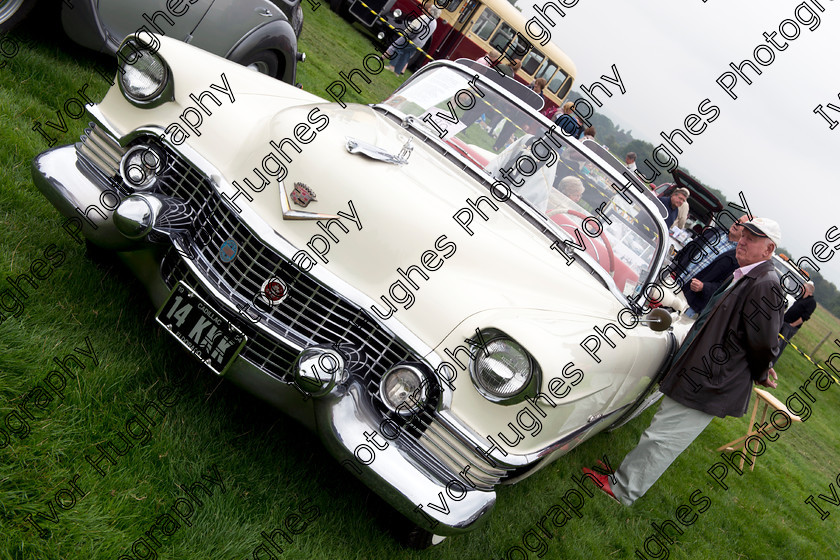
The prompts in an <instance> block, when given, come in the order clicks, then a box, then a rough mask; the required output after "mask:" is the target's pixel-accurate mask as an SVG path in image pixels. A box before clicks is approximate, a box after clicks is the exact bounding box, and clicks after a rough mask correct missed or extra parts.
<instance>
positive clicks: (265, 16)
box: [0, 0, 304, 84]
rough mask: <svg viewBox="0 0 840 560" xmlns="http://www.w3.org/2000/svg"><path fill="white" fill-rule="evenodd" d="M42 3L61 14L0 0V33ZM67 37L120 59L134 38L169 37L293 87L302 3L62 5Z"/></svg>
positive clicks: (18, 0)
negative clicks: (119, 54) (145, 35)
mask: <svg viewBox="0 0 840 560" xmlns="http://www.w3.org/2000/svg"><path fill="white" fill-rule="evenodd" d="M36 4H38V5H39V6H40V7H41V8H42V9H44V8H46V9H49V8H53V9H55V10H58V4H59V2H58V1H57V0H40V1H39V0H0V31H4V32H5V31H8V30H9V29H11V28H12V27H14V26H15V25H16V24H17V23H19V22H20V21H21V20H22V19H23V18H24V17H26V16H27V15H28V14H29V12H30V11H31V10H32V9H33V7H34V6H35V5H36ZM61 21H62V24H63V26H64V30H65V32H66V33H67V35H68V36H69V37H70V38H71V39H73V40H74V41H75V42H77V43H79V44H80V45H83V46H85V47H88V48H90V49H93V50H96V51H99V52H105V53H110V54H116V53H117V49H118V48H119V45H120V43H122V40H123V39H125V38H126V36H128V35H130V34H132V33H141V35H142V34H143V33H144V32H152V33H156V34H158V35H166V36H168V37H172V38H174V39H178V40H180V41H184V42H185V43H189V44H191V45H193V46H195V47H198V48H201V49H204V50H206V51H209V52H211V53H213V54H217V55H219V56H223V57H225V58H227V59H229V60H232V61H234V62H237V63H239V64H242V65H243V66H247V67H249V68H251V69H252V70H256V71H258V72H260V73H262V74H267V75H269V76H272V77H274V78H277V79H280V80H283V81H284V82H286V83H289V84H294V83H295V71H296V68H297V62H298V61H299V60H303V58H304V55H303V54H302V53H298V50H297V39H298V37H299V36H300V32H301V29H302V26H303V11H302V9H301V6H300V0H178V1H175V2H173V1H171V0H170V1H166V0H144V1H142V2H139V1H132V0H64V1H63V2H61Z"/></svg>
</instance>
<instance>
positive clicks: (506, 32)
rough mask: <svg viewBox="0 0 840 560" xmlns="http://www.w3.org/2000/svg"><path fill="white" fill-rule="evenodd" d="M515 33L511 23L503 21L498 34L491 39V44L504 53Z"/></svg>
mask: <svg viewBox="0 0 840 560" xmlns="http://www.w3.org/2000/svg"><path fill="white" fill-rule="evenodd" d="M515 34H516V32H515V31H514V30H513V28H512V27H511V26H510V25H508V24H506V23H503V24H502V25H501V26H500V27H499V30H498V31H496V34H495V35H493V38H492V39H490V46H491V47H493V48H495V49H496V50H497V51H499V52H500V53H503V52H505V51H506V50H507V47H508V45H509V44H510V42H511V40H512V39H513V37H514V35H515Z"/></svg>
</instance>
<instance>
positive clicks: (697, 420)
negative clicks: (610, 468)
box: [611, 396, 714, 506]
mask: <svg viewBox="0 0 840 560" xmlns="http://www.w3.org/2000/svg"><path fill="white" fill-rule="evenodd" d="M712 418H714V416H713V415H711V414H706V413H705V412H701V411H699V410H695V409H693V408H688V407H687V406H684V405H682V404H680V403H678V402H677V401H675V400H673V399H671V398H669V397H668V396H665V397H663V398H662V403H661V404H660V405H659V410H657V411H656V414H654V415H653V420H651V422H650V426H648V429H647V430H645V433H643V434H642V437H641V439H640V440H639V445H637V446H636V447H635V449H633V450H632V451H631V452H630V453H628V454H627V456H626V457H625V458H624V460H623V461H622V462H621V466H619V467H618V470H617V471H616V472H615V475H614V476H615V479H614V480H615V483H614V484H611V487H612V491H613V494H615V497H616V498H618V499H619V501H621V503H622V504H624V505H626V506H629V505H632V504H633V502H635V501H636V500H637V499H639V498H641V497H642V496H644V494H645V492H647V491H648V488H650V487H651V486H653V484H654V483H655V482H656V481H657V480H658V479H659V477H660V476H662V473H664V472H665V469H667V468H668V467H669V466H670V465H671V463H673V462H674V460H675V459H676V458H677V457H678V456H679V454H680V453H682V452H683V450H685V448H686V447H688V446H689V444H691V442H692V441H694V439H695V438H696V437H697V436H699V435H700V433H701V432H702V431H703V430H704V429H705V428H706V426H708V425H709V422H711V421H712Z"/></svg>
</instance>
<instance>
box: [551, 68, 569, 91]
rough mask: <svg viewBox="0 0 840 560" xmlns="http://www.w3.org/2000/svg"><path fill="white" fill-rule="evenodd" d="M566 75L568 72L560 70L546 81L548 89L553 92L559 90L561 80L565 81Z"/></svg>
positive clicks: (561, 83)
mask: <svg viewBox="0 0 840 560" xmlns="http://www.w3.org/2000/svg"><path fill="white" fill-rule="evenodd" d="M568 77H569V75H568V74H566V73H565V72H563V71H562V70H560V71H559V72H557V74H555V75H554V77H553V78H552V79H551V81H550V82H549V83H548V89H549V90H551V91H553V92H554V93H557V92H558V91H559V90H560V87H561V86H562V85H563V82H565V81H566V78H568Z"/></svg>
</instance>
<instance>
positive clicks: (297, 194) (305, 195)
mask: <svg viewBox="0 0 840 560" xmlns="http://www.w3.org/2000/svg"><path fill="white" fill-rule="evenodd" d="M291 199H292V202H294V203H295V204H297V205H298V206H303V207H304V208H306V207H307V206H308V205H309V203H310V202H317V201H318V199H317V198H315V191H313V190H312V189H310V188H309V187H307V186H306V185H305V184H304V183H301V182H297V183H295V188H294V190H293V191H292V194H291Z"/></svg>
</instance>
